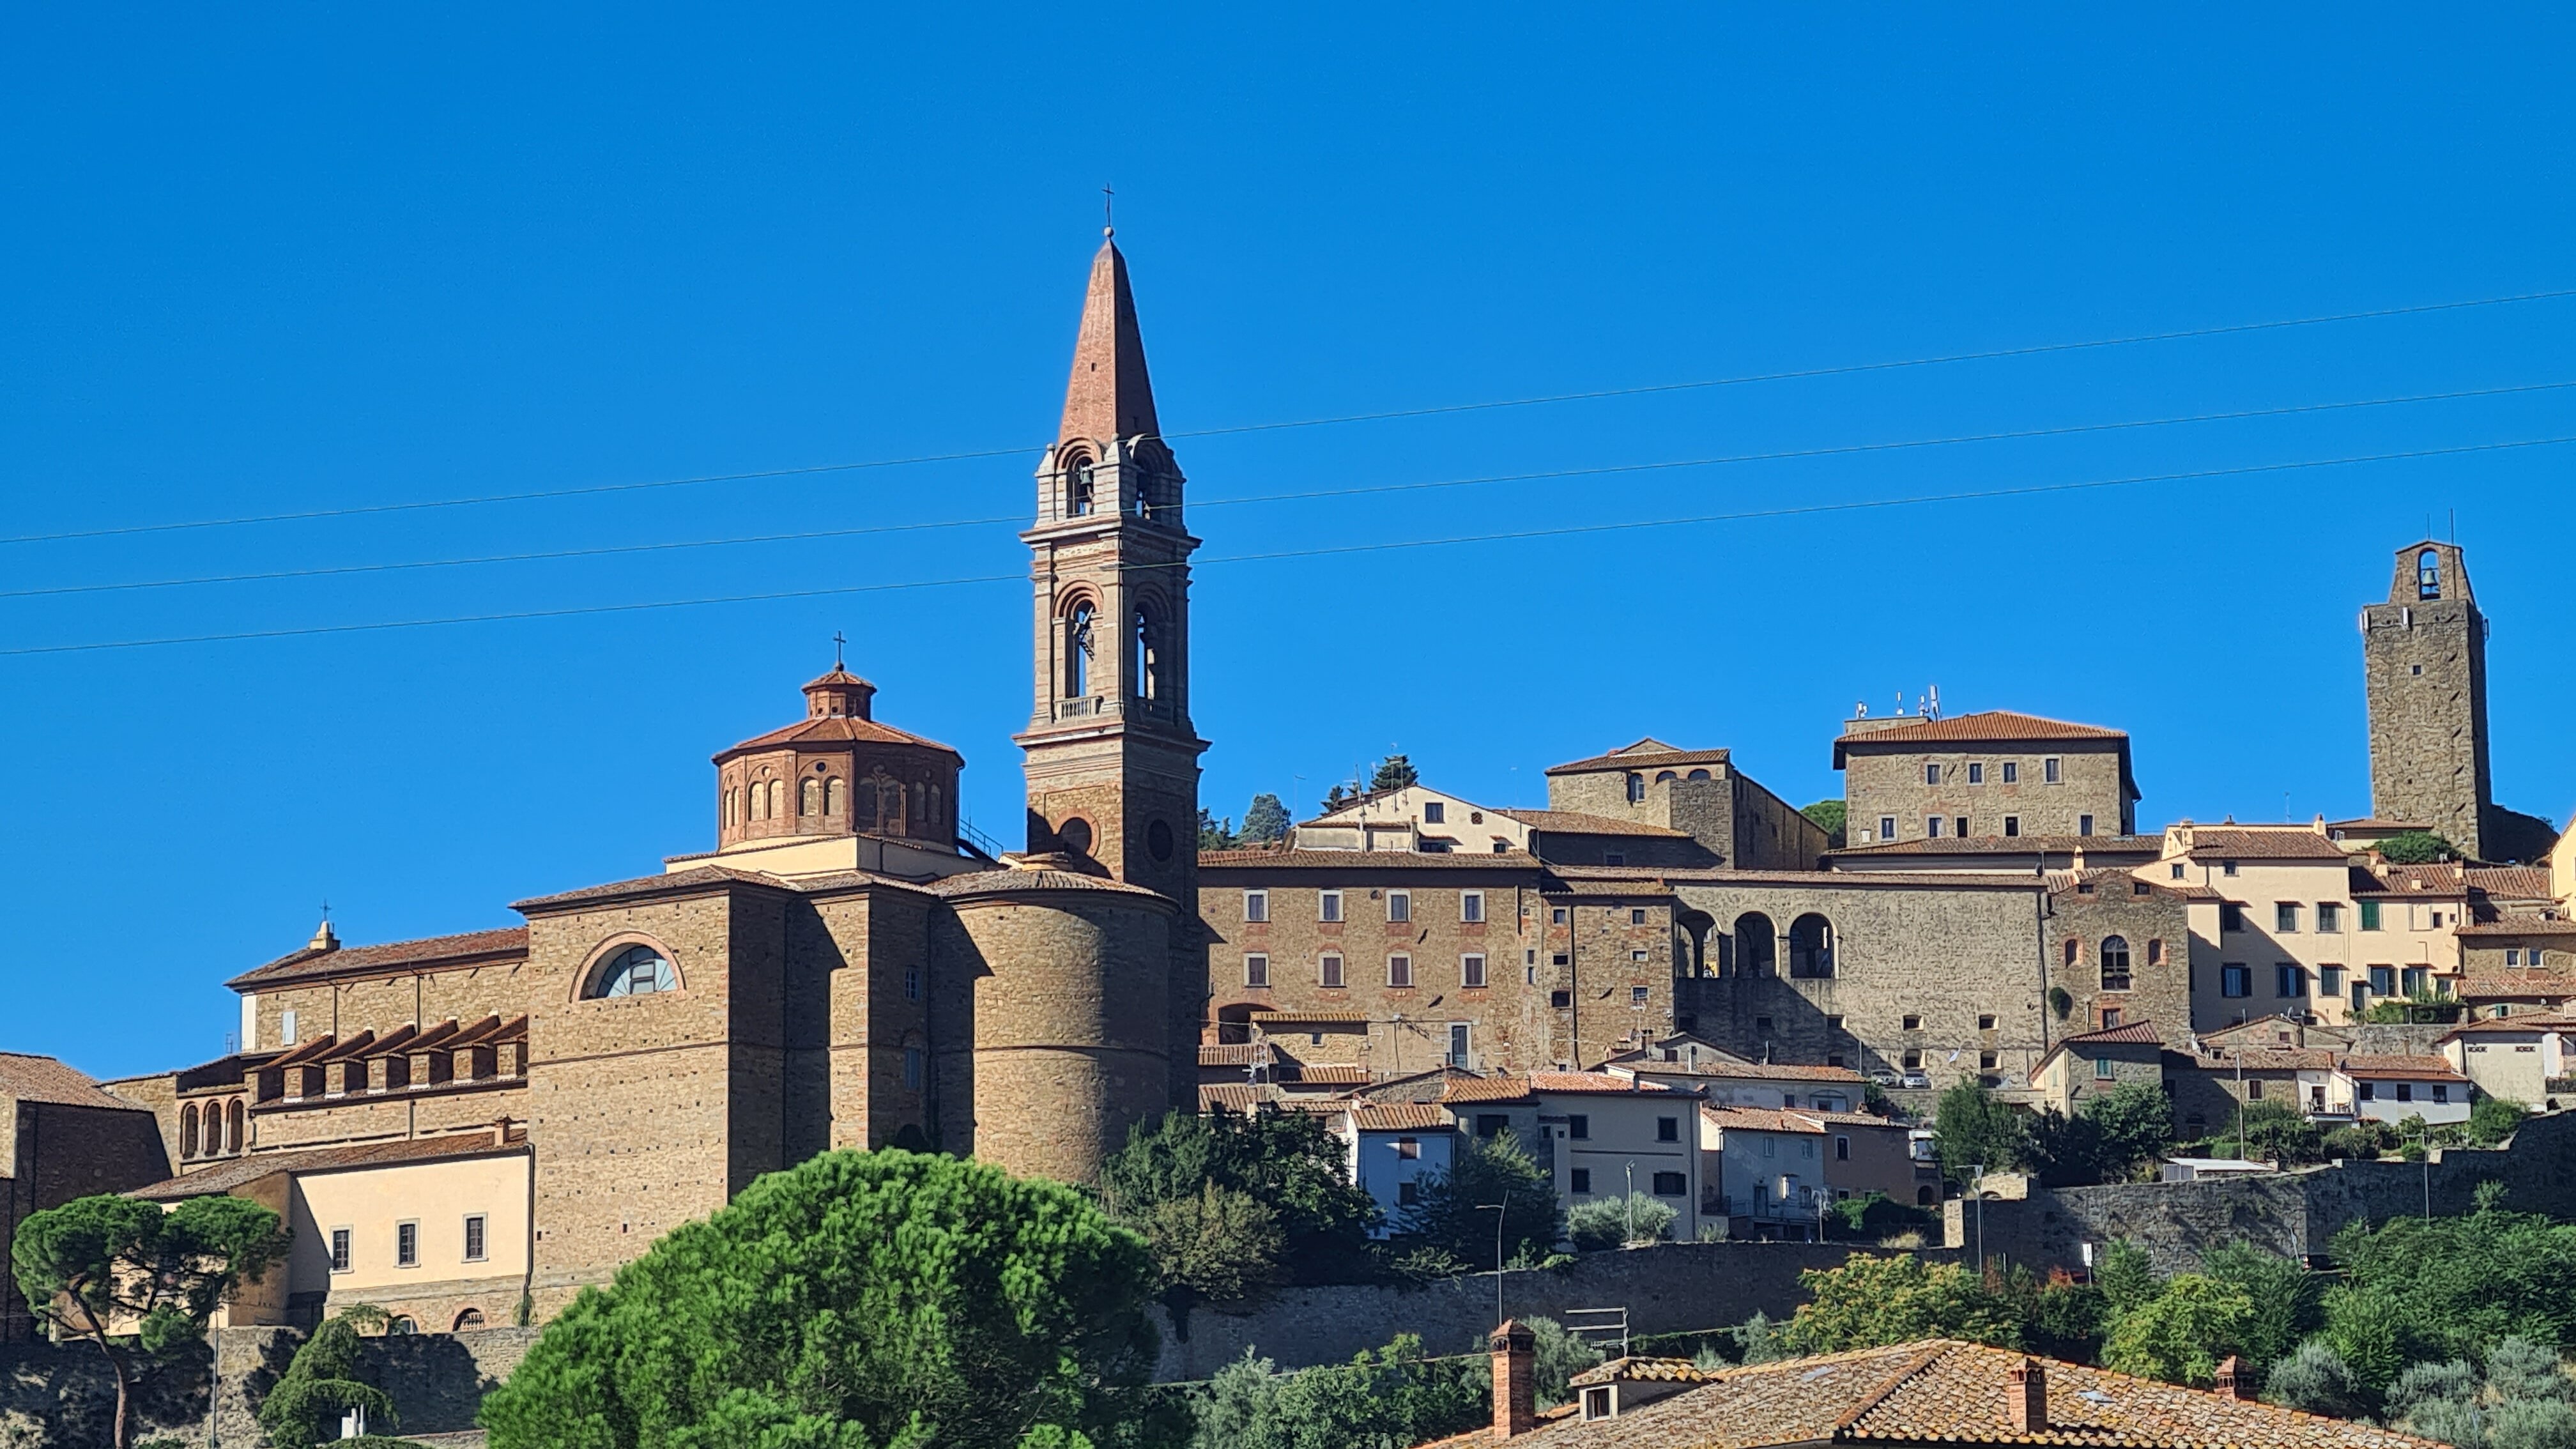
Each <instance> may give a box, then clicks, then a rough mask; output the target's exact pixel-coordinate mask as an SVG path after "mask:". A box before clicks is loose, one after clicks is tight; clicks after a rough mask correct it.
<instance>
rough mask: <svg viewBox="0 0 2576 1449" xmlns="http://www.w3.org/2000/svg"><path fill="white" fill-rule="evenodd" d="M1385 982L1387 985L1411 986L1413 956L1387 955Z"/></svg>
mask: <svg viewBox="0 0 2576 1449" xmlns="http://www.w3.org/2000/svg"><path fill="white" fill-rule="evenodd" d="M1386 984H1387V985H1389V986H1411V985H1412V984H1413V958H1412V957H1410V956H1389V957H1387V958H1386Z"/></svg>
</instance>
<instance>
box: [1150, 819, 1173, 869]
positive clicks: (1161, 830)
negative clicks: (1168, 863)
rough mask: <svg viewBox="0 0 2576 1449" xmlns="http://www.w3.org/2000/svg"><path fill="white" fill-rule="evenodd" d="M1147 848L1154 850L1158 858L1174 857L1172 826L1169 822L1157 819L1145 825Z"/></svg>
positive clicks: (1155, 856) (1167, 858)
mask: <svg viewBox="0 0 2576 1449" xmlns="http://www.w3.org/2000/svg"><path fill="white" fill-rule="evenodd" d="M1145 848H1146V849H1147V850H1149V851H1152V852H1153V855H1154V858H1155V859H1156V860H1169V859H1171V858H1172V827H1171V825H1170V823H1169V822H1166V821H1161V820H1157V821H1155V822H1154V823H1153V824H1151V825H1148V826H1146V827H1145Z"/></svg>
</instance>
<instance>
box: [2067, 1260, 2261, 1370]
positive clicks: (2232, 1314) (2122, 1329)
mask: <svg viewBox="0 0 2576 1449" xmlns="http://www.w3.org/2000/svg"><path fill="white" fill-rule="evenodd" d="M2253 1318H2254V1300H2253V1299H2251V1298H2248V1297H2247V1296H2246V1295H2245V1290H2244V1289H2242V1288H2239V1287H2237V1286H2236V1285H2235V1284H2233V1283H2222V1282H2220V1281H2218V1280H2217V1279H2215V1278H2210V1277H2206V1276H2204V1275H2202V1274H2199V1273H2177V1274H2175V1275H2174V1276H2173V1277H2171V1278H2168V1279H2166V1280H2165V1286H2164V1290H2163V1291H2162V1292H2160V1293H2158V1294H2157V1295H2156V1296H2155V1297H2153V1298H2150V1299H2148V1300H2147V1301H2146V1302H2144V1303H2142V1304H2139V1305H2138V1306H2136V1307H2134V1308H2131V1309H2129V1310H2127V1311H2125V1312H2123V1313H2121V1314H2120V1315H2119V1316H2117V1317H2115V1318H2113V1319H2112V1320H2111V1332H2110V1336H2109V1337H2107V1338H2105V1339H2104V1340H2103V1342H2102V1367H2104V1368H2106V1369H2110V1370H2112V1371H2113V1372H2115V1373H2124V1374H2134V1375H2136V1376H2138V1377H2139V1378H2148V1379H2162V1380H2164V1381H2165V1382H2166V1383H2169V1384H2191V1385H2194V1386H2197V1387H2203V1388H2205V1387H2207V1386H2208V1385H2210V1384H2212V1383H2214V1382H2216V1380H2217V1371H2218V1361H2219V1360H2220V1359H2222V1358H2225V1357H2226V1356H2228V1355H2229V1354H2239V1355H2241V1354H2242V1353H2243V1352H2244V1346H2245V1338H2246V1332H2247V1329H2248V1327H2249V1326H2250V1324H2251V1323H2252V1320H2253Z"/></svg>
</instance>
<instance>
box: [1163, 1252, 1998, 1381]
mask: <svg viewBox="0 0 2576 1449" xmlns="http://www.w3.org/2000/svg"><path fill="white" fill-rule="evenodd" d="M1853 1251H1854V1247H1853V1245H1851V1244H1846V1243H1828V1244H1821V1245H1819V1244H1815V1243H1672V1244H1667V1245H1665V1246H1662V1247H1657V1248H1641V1249H1637V1250H1634V1251H1630V1252H1616V1253H1588V1254H1585V1255H1583V1256H1581V1257H1579V1258H1577V1259H1576V1260H1575V1261H1574V1263H1572V1264H1571V1265H1569V1266H1567V1267H1563V1268H1543V1269H1529V1270H1525V1271H1516V1272H1509V1273H1505V1274H1503V1275H1502V1279H1503V1282H1502V1309H1501V1311H1502V1313H1503V1315H1504V1316H1506V1317H1520V1318H1530V1317H1537V1318H1554V1319H1557V1320H1558V1321H1559V1322H1563V1321H1565V1319H1564V1315H1565V1314H1566V1312H1567V1310H1569V1309H1576V1308H1625V1309H1627V1310H1628V1331H1629V1332H1630V1334H1632V1335H1635V1334H1648V1333H1681V1332H1690V1331H1697V1330H1702V1329H1712V1328H1732V1327H1734V1326H1735V1325H1736V1324H1739V1323H1742V1322H1743V1321H1744V1320H1745V1319H1747V1318H1750V1317H1752V1316H1753V1315H1754V1314H1755V1313H1756V1312H1762V1313H1767V1314H1770V1315H1771V1316H1772V1317H1774V1318H1779V1317H1783V1316H1785V1315H1787V1314H1788V1313H1790V1312H1791V1311H1793V1310H1794V1309H1795V1308H1796V1307H1797V1305H1798V1303H1799V1302H1800V1300H1801V1298H1802V1297H1803V1295H1802V1294H1801V1293H1800V1291H1799V1288H1798V1274H1799V1273H1800V1272H1801V1271H1803V1270H1805V1269H1809V1268H1834V1267H1839V1266H1841V1265H1842V1263H1843V1261H1844V1260H1845V1259H1846V1258H1848V1257H1850V1256H1851V1254H1852V1252H1853ZM1864 1251H1875V1250H1864ZM1928 1256H1931V1257H1935V1258H1940V1259H1943V1260H1945V1261H1948V1260H1950V1259H1952V1258H1953V1257H1954V1256H1955V1255H1952V1254H1947V1253H1943V1252H1940V1251H1938V1250H1935V1251H1933V1252H1931V1253H1929V1254H1928ZM1494 1276H1495V1275H1493V1274H1491V1273H1475V1274H1470V1275H1468V1276H1466V1277H1463V1278H1453V1279H1449V1280H1446V1281H1443V1282H1437V1283H1432V1284H1428V1285H1423V1286H1412V1285H1407V1286H1401V1287H1397V1286H1371V1287H1345V1288H1291V1289H1287V1290H1284V1291H1282V1292H1281V1293H1280V1294H1279V1295H1278V1296H1277V1297H1275V1298H1273V1299H1271V1300H1270V1301H1269V1302H1268V1303H1266V1304H1264V1305H1262V1306H1261V1307H1260V1308H1259V1309H1257V1310H1255V1311H1254V1312H1251V1313H1244V1314H1231V1313H1218V1312H1214V1311H1212V1310H1209V1309H1204V1308H1203V1309H1200V1310H1198V1311H1197V1312H1195V1313H1192V1314H1191V1315H1190V1316H1189V1320H1188V1322H1187V1323H1186V1324H1185V1325H1181V1327H1183V1328H1185V1329H1186V1330H1187V1333H1188V1336H1187V1337H1186V1338H1184V1337H1181V1336H1180V1335H1179V1333H1178V1332H1176V1331H1175V1327H1174V1325H1172V1324H1171V1323H1170V1322H1169V1321H1168V1320H1164V1319H1162V1317H1161V1311H1160V1310H1159V1309H1158V1310H1156V1315H1157V1321H1158V1322H1160V1323H1161V1325H1162V1327H1163V1352H1162V1358H1161V1360H1160V1362H1159V1363H1157V1365H1156V1366H1155V1374H1154V1377H1155V1378H1156V1379H1157V1380H1158V1381H1159V1382H1163V1383H1181V1382H1188V1381H1192V1380H1197V1379H1204V1378H1207V1377H1208V1376H1209V1375H1211V1374H1213V1373H1215V1372H1216V1371H1217V1370H1218V1369H1221V1368H1223V1367H1225V1366H1226V1365H1227V1364H1229V1363H1232V1362H1233V1361H1235V1360H1236V1359H1238V1358H1241V1357H1242V1356H1243V1354H1244V1350H1246V1349H1250V1350H1252V1351H1253V1352H1254V1353H1256V1354H1258V1355H1259V1356H1260V1357H1263V1358H1266V1359H1269V1360H1270V1361H1271V1362H1273V1363H1275V1364H1277V1365H1278V1366H1279V1367H1281V1368H1283V1369H1286V1368H1306V1367H1309V1366H1312V1365H1315V1364H1321V1363H1337V1362H1341V1361H1343V1360H1346V1359H1348V1358H1350V1357H1351V1356H1352V1355H1353V1354H1356V1353H1359V1352H1361V1351H1362V1350H1364V1349H1372V1348H1377V1347H1380V1346H1382V1345H1384V1344H1385V1343H1386V1342H1387V1340H1389V1339H1391V1338H1393V1337H1395V1336H1396V1335H1397V1334H1399V1333H1411V1334H1417V1335H1419V1336H1420V1337H1421V1339H1422V1341H1423V1344H1424V1346H1425V1347H1426V1348H1427V1349H1428V1350H1429V1351H1430V1352H1433V1353H1459V1352H1464V1351H1467V1350H1469V1349H1472V1348H1474V1347H1476V1346H1477V1345H1478V1344H1480V1343H1481V1342H1482V1335H1483V1334H1485V1333H1486V1332H1487V1331H1489V1330H1491V1329H1492V1328H1493V1326H1494V1324H1495V1323H1496V1322H1497V1321H1498V1320H1497V1319H1496V1317H1495V1304H1494Z"/></svg>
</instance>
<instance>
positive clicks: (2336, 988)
mask: <svg viewBox="0 0 2576 1449" xmlns="http://www.w3.org/2000/svg"><path fill="white" fill-rule="evenodd" d="M2343 983H2344V969H2343V968H2342V967H2340V966H2320V967H2318V968H2317V994H2318V995H2319V996H2338V997H2339V996H2341V995H2343Z"/></svg>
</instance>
